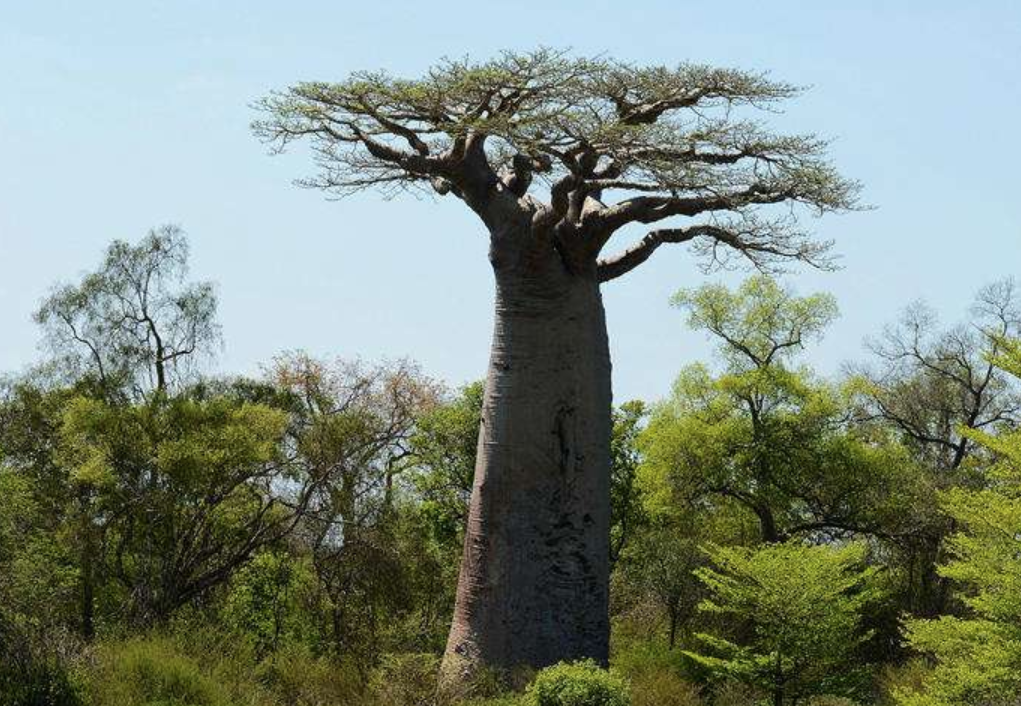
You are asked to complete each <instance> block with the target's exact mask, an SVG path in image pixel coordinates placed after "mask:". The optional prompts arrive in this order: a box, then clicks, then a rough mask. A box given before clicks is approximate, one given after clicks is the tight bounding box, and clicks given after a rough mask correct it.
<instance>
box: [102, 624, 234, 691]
mask: <svg viewBox="0 0 1021 706" xmlns="http://www.w3.org/2000/svg"><path fill="white" fill-rule="evenodd" d="M96 657H97V663H96V667H95V670H94V671H93V672H92V673H91V674H89V676H88V681H87V692H88V696H89V699H88V703H90V704H93V705H94V706H152V705H153V704H160V705H161V706H164V705H166V706H170V705H172V706H228V704H229V703H230V701H229V700H228V694H227V693H226V692H225V690H224V689H223V687H222V686H221V685H220V684H219V683H218V682H217V681H216V680H214V679H212V678H211V677H209V676H206V675H205V674H203V673H202V670H201V669H200V667H199V664H198V663H197V662H196V661H195V660H194V659H192V658H190V657H188V656H186V655H184V654H181V653H180V652H179V651H177V650H176V649H175V648H174V645H173V644H172V643H171V642H170V641H169V640H167V639H164V638H136V639H133V640H129V641H127V642H121V643H111V644H107V645H103V646H101V647H100V648H99V650H98V652H97V655H96Z"/></svg>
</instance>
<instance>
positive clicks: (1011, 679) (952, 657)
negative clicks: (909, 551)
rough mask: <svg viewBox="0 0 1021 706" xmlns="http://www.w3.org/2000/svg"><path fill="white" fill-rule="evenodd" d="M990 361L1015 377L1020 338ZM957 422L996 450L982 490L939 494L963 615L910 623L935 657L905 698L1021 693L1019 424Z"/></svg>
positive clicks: (958, 704)
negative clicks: (951, 525) (952, 526)
mask: <svg viewBox="0 0 1021 706" xmlns="http://www.w3.org/2000/svg"><path fill="white" fill-rule="evenodd" d="M996 348H997V350H998V351H999V355H998V356H997V357H995V358H991V359H990V362H991V363H993V364H995V365H997V366H998V369H999V370H1000V371H1001V372H1003V373H1005V374H1009V375H1011V376H1013V377H1014V378H1015V379H1016V380H1021V341H1019V340H1017V339H1015V340H1013V341H1008V340H1006V339H1000V340H999V341H997V343H996ZM987 428H988V430H987V431H980V430H976V429H967V428H965V429H962V430H961V434H962V435H963V436H964V437H965V438H966V439H967V440H968V442H969V443H974V444H977V445H980V446H981V447H982V448H984V449H986V450H988V451H989V452H991V453H993V454H994V455H995V458H996V459H997V461H996V464H995V465H994V466H993V468H992V469H991V470H990V472H989V476H990V486H989V487H988V488H984V489H979V490H976V489H967V488H962V487H955V488H951V489H949V490H947V491H946V492H944V493H943V494H942V496H941V499H942V502H943V507H944V508H945V509H946V511H947V512H948V513H949V514H950V516H951V517H952V518H953V519H954V520H955V522H956V523H957V527H958V528H959V531H958V532H957V533H956V534H955V535H953V537H952V538H951V539H950V543H949V545H950V546H949V549H950V554H951V556H952V560H951V561H950V562H949V563H947V564H946V565H944V566H942V567H941V568H940V574H941V575H942V576H944V577H945V578H947V579H949V580H952V581H955V582H958V584H959V585H960V586H962V587H963V588H964V589H965V590H966V594H965V596H966V597H965V599H964V600H965V603H966V604H967V606H968V608H969V609H970V614H969V615H967V616H965V617H955V616H950V615H944V616H942V617H940V618H938V619H929V620H914V621H911V622H909V623H908V626H907V627H908V631H907V632H908V639H909V641H910V643H911V645H912V646H913V647H914V648H915V649H917V650H920V651H922V652H924V653H926V654H928V655H931V656H932V657H934V658H935V660H936V668H935V670H934V671H933V672H932V674H931V675H929V676H928V678H927V679H926V680H925V683H924V689H923V691H922V692H921V693H917V692H912V691H909V690H903V691H902V692H901V693H900V699H899V701H900V703H903V704H905V705H906V706H907V705H911V706H914V705H918V706H921V705H922V704H927V705H931V706H964V705H965V704H968V705H969V706H970V705H972V704H1009V703H1011V701H1013V700H1016V699H1017V695H1018V693H1019V692H1021V675H1019V674H1018V670H1017V665H1018V663H1019V661H1021V628H1019V626H1021V431H1019V430H1017V429H1015V430H1013V431H1010V432H1006V433H1002V434H1000V435H998V436H996V435H993V434H992V433H990V432H992V431H995V429H994V428H992V427H987Z"/></svg>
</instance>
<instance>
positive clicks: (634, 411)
mask: <svg viewBox="0 0 1021 706" xmlns="http://www.w3.org/2000/svg"><path fill="white" fill-rule="evenodd" d="M646 414H647V412H646V408H645V403H643V402H641V401H640V400H632V401H630V402H625V403H624V404H622V405H620V406H619V407H617V408H615V409H614V410H613V432H612V435H611V437H610V474H611V475H610V560H611V561H616V560H617V559H618V558H619V557H620V554H621V552H622V551H623V550H624V548H625V547H626V546H627V543H628V541H629V540H630V539H631V537H632V536H633V535H634V533H635V531H636V530H637V529H638V528H639V527H640V526H641V525H642V524H643V523H644V522H645V520H646V513H645V508H644V503H643V499H642V491H641V484H640V483H639V481H638V467H639V464H640V460H641V454H640V451H639V449H638V439H639V435H640V433H641V429H642V427H641V424H642V421H643V420H644V419H645V416H646Z"/></svg>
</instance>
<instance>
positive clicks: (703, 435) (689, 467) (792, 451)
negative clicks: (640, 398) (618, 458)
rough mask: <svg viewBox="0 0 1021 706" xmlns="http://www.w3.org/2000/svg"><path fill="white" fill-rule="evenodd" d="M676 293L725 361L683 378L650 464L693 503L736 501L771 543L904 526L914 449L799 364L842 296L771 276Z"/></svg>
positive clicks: (656, 417)
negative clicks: (808, 291)
mask: <svg viewBox="0 0 1021 706" xmlns="http://www.w3.org/2000/svg"><path fill="white" fill-rule="evenodd" d="M674 301H675V302H676V303H677V304H679V305H681V306H685V307H686V308H687V309H688V310H689V312H690V316H689V324H690V325H692V326H693V327H695V328H699V329H704V330H707V331H708V332H710V333H711V334H712V336H713V337H714V338H716V339H717V340H718V341H719V344H720V352H721V355H722V358H723V360H724V369H723V371H722V372H721V373H720V374H716V375H714V374H713V373H712V372H711V371H710V370H709V369H707V368H706V367H705V366H703V365H698V364H696V365H692V366H689V367H688V368H687V369H685V370H684V371H683V372H682V373H681V375H680V376H679V377H678V379H677V382H676V383H675V385H674V393H673V396H672V397H671V399H670V400H669V401H667V402H666V403H665V404H663V405H661V406H660V407H659V408H658V409H657V410H656V411H655V412H654V414H653V416H652V420H651V422H650V424H649V427H648V429H647V430H646V431H645V432H644V437H643V448H644V449H645V452H646V463H647V464H648V466H649V472H650V473H655V474H659V475H661V476H662V477H663V478H664V479H666V482H667V484H668V485H669V486H670V487H671V488H672V489H673V493H674V496H675V498H676V499H677V501H679V502H680V503H682V504H687V505H691V506H694V507H700V506H705V505H706V504H707V503H712V502H717V503H718V502H719V501H720V500H721V499H724V498H727V499H730V500H732V501H734V502H736V503H737V504H739V505H740V506H742V507H744V508H745V510H746V511H747V512H749V513H751V514H752V515H753V516H754V517H755V518H756V520H757V521H758V523H759V527H760V534H761V539H762V540H763V541H765V542H778V541H783V540H785V539H788V538H790V537H793V536H798V535H805V534H809V533H829V534H831V535H846V534H849V533H862V532H868V533H873V534H883V533H887V532H897V531H898V527H897V524H896V518H897V514H898V511H897V508H896V507H894V506H893V505H892V502H893V499H894V498H896V499H898V500H900V501H906V498H910V497H911V487H910V477H911V476H910V465H909V464H908V463H907V461H908V459H907V458H906V456H905V454H903V453H902V451H901V449H900V448H899V447H898V446H897V445H896V444H895V443H891V442H890V440H889V439H884V438H883V437H882V435H880V434H877V433H874V432H869V433H865V432H866V431H867V430H865V431H860V430H858V429H855V428H852V427H850V426H849V425H848V424H847V422H848V419H849V408H848V406H847V404H846V403H845V401H844V399H843V396H842V395H841V394H840V393H839V391H838V390H835V389H833V387H832V386H830V385H828V384H826V383H824V382H821V381H818V380H816V379H814V378H813V376H812V374H811V373H810V372H809V371H808V370H806V369H799V368H795V367H794V366H793V363H794V360H795V355H796V354H797V353H798V352H799V351H800V350H801V348H802V347H803V346H804V345H805V344H806V343H807V342H808V341H810V340H811V339H812V338H815V337H817V336H819V335H820V334H821V332H822V329H823V328H824V327H825V325H826V324H828V323H829V322H830V320H832V318H833V317H834V316H835V314H836V308H835V305H834V303H833V301H832V299H831V298H830V297H828V296H825V295H813V296H808V297H803V298H801V297H796V296H794V295H793V294H792V293H791V292H790V291H789V290H786V289H784V288H782V287H781V286H780V285H778V284H777V283H776V282H774V281H773V280H771V279H770V278H768V277H766V276H761V275H760V276H756V277H752V278H750V279H749V280H747V281H746V282H745V283H744V284H743V285H741V287H740V288H738V289H737V290H736V291H730V290H728V289H726V288H724V287H721V286H715V285H708V286H705V287H702V288H700V289H697V290H692V291H684V292H681V293H679V294H678V295H677V296H676V297H675V298H674ZM895 491H896V492H895ZM887 521H892V522H893V524H885V523H886V522H887Z"/></svg>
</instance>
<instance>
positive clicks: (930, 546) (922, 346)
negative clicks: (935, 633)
mask: <svg viewBox="0 0 1021 706" xmlns="http://www.w3.org/2000/svg"><path fill="white" fill-rule="evenodd" d="M970 313H971V316H970V319H969V321H968V323H967V324H961V325H958V326H955V327H951V328H940V326H939V322H938V321H937V320H936V317H935V314H934V313H933V312H932V310H930V309H929V308H927V307H926V306H924V305H923V304H920V303H916V304H914V305H912V306H911V307H909V308H908V309H907V310H905V312H904V314H903V315H902V317H901V320H900V321H899V322H898V323H897V324H896V325H893V326H889V327H887V328H886V330H885V331H884V332H883V334H882V336H880V337H879V338H877V339H874V340H872V341H870V342H869V347H870V349H871V351H872V353H873V359H874V360H873V361H872V362H871V363H869V364H864V365H859V366H852V368H851V371H852V372H853V373H854V374H855V375H856V376H857V383H856V388H857V390H858V391H859V392H860V393H861V395H860V401H861V408H860V410H859V413H858V417H859V419H858V421H859V423H862V424H870V423H873V422H877V421H878V422H881V423H882V424H884V425H886V426H887V427H889V428H892V429H893V431H894V432H895V433H896V434H897V435H898V436H899V437H900V439H901V441H902V442H903V444H904V445H905V446H907V447H908V448H909V449H910V450H911V451H912V454H913V456H914V459H915V460H914V462H915V463H916V464H917V465H918V470H919V473H918V474H917V478H918V482H917V483H916V487H917V488H918V489H919V490H920V491H921V492H919V493H917V494H915V500H914V502H913V503H912V504H910V505H905V507H904V510H905V515H904V519H905V522H906V523H910V524H912V525H913V526H914V528H913V529H912V531H910V532H908V533H905V534H904V536H902V537H901V541H900V542H899V543H898V551H899V552H900V553H901V555H902V557H903V563H904V564H905V565H906V566H907V569H908V577H907V580H906V586H905V596H904V599H903V600H904V605H905V607H906V608H907V609H908V610H910V611H911V612H913V613H915V614H919V615H929V616H932V615H937V614H939V613H941V612H944V611H945V610H947V609H948V608H949V607H950V605H949V601H950V600H951V598H952V592H951V586H950V583H949V581H947V580H946V579H943V578H940V577H939V575H938V574H937V572H936V566H937V565H938V563H939V562H940V561H941V560H942V558H944V557H943V554H944V540H945V538H946V537H947V535H949V534H950V533H952V532H953V531H954V524H953V521H952V520H951V519H950V518H948V517H947V516H946V515H945V514H944V513H942V512H941V511H940V509H939V503H938V501H937V494H938V493H939V492H940V491H941V490H946V489H948V488H952V487H957V486H965V487H977V486H981V485H982V484H983V483H984V481H983V479H982V477H981V467H982V466H983V465H984V464H982V463H979V464H976V463H974V461H975V459H974V458H973V457H974V456H976V455H979V456H980V455H982V453H983V449H982V446H981V445H979V444H976V443H975V442H974V441H973V440H972V439H971V437H970V436H969V432H968V430H969V429H974V430H994V429H996V428H997V427H999V426H1004V425H1006V426H1016V425H1017V424H1018V423H1019V422H1021V387H1019V386H1018V385H1017V384H1016V381H1012V380H1011V378H1010V376H1009V375H1007V374H1006V373H1004V372H1003V371H1002V370H1000V369H999V368H997V367H996V366H995V365H994V364H993V363H992V362H991V361H992V360H994V359H996V358H997V356H999V354H1000V353H1001V352H1002V351H1001V347H1002V341H1003V340H1005V338H1004V337H1009V336H1016V335H1018V334H1019V333H1021V308H1019V302H1018V298H1017V292H1016V288H1015V285H1014V283H1013V281H1012V280H1009V279H1008V280H1003V281H1001V282H997V283H994V284H991V285H989V286H987V287H984V288H983V289H982V290H981V291H980V292H979V293H978V295H977V296H976V298H975V302H974V303H973V305H972V307H971V312H970Z"/></svg>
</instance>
